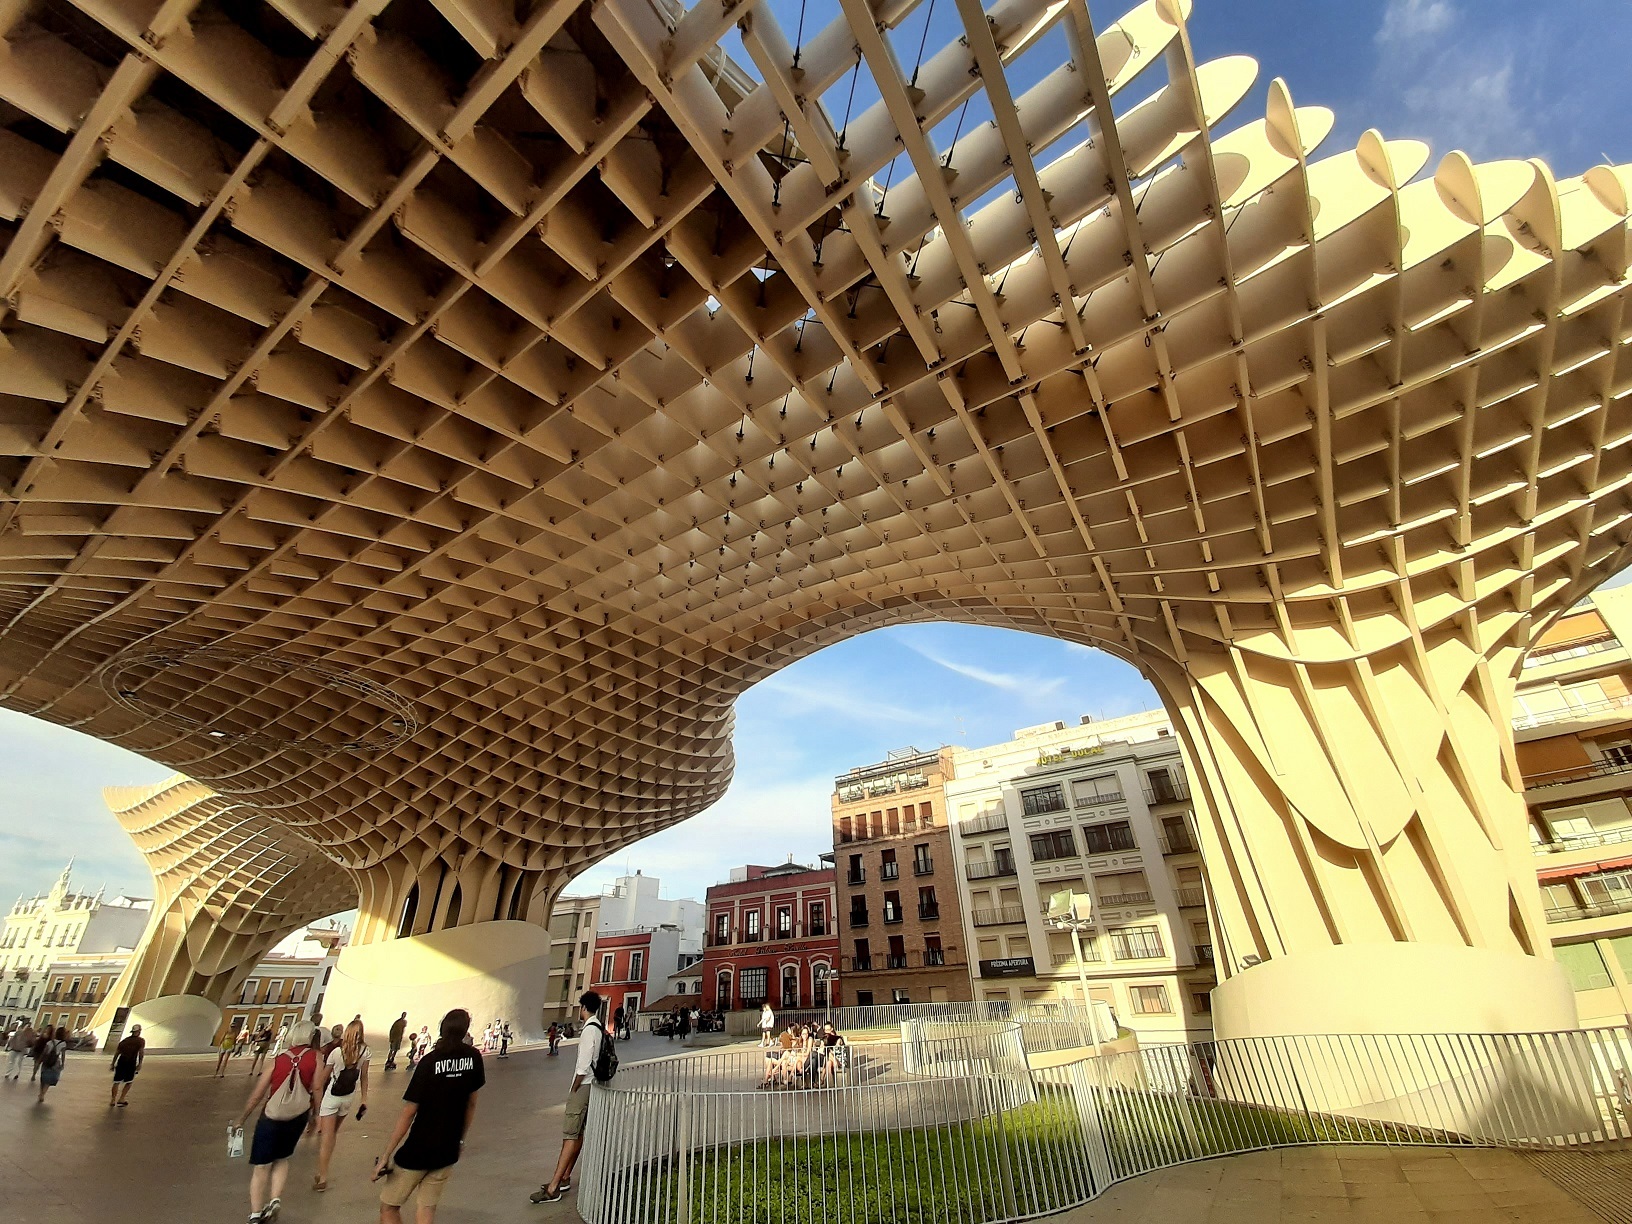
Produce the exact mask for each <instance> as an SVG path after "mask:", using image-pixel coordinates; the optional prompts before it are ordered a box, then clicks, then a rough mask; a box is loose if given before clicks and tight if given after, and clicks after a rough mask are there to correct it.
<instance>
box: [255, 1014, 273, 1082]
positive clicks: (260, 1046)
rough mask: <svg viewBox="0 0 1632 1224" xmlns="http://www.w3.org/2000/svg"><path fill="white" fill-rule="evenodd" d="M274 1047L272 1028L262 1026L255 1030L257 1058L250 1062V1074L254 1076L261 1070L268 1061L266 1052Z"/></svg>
mask: <svg viewBox="0 0 1632 1224" xmlns="http://www.w3.org/2000/svg"><path fill="white" fill-rule="evenodd" d="M271 1045H272V1028H271V1026H270V1025H267V1024H262V1025H261V1027H260V1028H258V1029H256V1030H255V1057H254V1058H252V1059H250V1060H249V1073H250V1074H251V1075H254V1074H255V1073H256V1072H257V1071H259V1070H260V1069H261V1063H262V1062H264V1061H265V1060H266V1052H267V1050H268V1049H270V1048H271Z"/></svg>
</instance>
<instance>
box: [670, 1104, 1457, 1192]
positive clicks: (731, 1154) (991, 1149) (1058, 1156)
mask: <svg viewBox="0 0 1632 1224" xmlns="http://www.w3.org/2000/svg"><path fill="white" fill-rule="evenodd" d="M1039 1091H1040V1095H1039V1097H1038V1099H1037V1100H1036V1101H1035V1102H1034V1103H1032V1104H1029V1105H1026V1106H1024V1107H1022V1108H1020V1109H1016V1110H1011V1111H1009V1112H1008V1113H1006V1114H1004V1115H1003V1116H1002V1118H1000V1119H999V1118H987V1119H982V1120H980V1121H975V1122H963V1123H955V1124H952V1125H947V1126H934V1127H924V1128H920V1129H914V1130H905V1131H883V1132H878V1133H874V1134H868V1135H850V1136H843V1137H838V1138H822V1139H778V1140H771V1141H769V1142H762V1143H758V1144H742V1145H731V1146H726V1147H720V1148H716V1149H713V1150H711V1151H707V1152H702V1153H698V1154H696V1155H694V1156H693V1158H692V1165H691V1171H690V1179H689V1182H690V1185H689V1194H688V1198H689V1206H690V1210H689V1212H688V1213H687V1215H688V1218H687V1220H686V1221H684V1222H683V1224H715V1222H717V1224H940V1222H942V1221H946V1222H949V1224H982V1222H983V1221H990V1220H1001V1219H1012V1218H1014V1217H1015V1216H1024V1215H1031V1214H1039V1213H1043V1212H1048V1211H1058V1210H1061V1209H1063V1208H1065V1207H1069V1206H1071V1205H1072V1204H1074V1203H1078V1202H1081V1201H1083V1200H1084V1199H1086V1198H1088V1197H1089V1196H1090V1195H1091V1194H1092V1193H1093V1192H1094V1187H1093V1185H1092V1182H1091V1179H1090V1175H1089V1172H1088V1169H1087V1159H1088V1158H1087V1151H1086V1146H1085V1144H1084V1143H1083V1137H1082V1124H1081V1121H1080V1119H1079V1117H1078V1115H1077V1112H1076V1109H1075V1107H1074V1105H1073V1104H1072V1101H1071V1098H1070V1096H1069V1094H1068V1093H1066V1092H1065V1091H1063V1090H1061V1089H1059V1088H1051V1087H1049V1086H1048V1085H1040V1086H1039ZM1101 1105H1102V1116H1103V1117H1104V1120H1105V1121H1104V1125H1105V1131H1106V1134H1105V1139H1106V1146H1107V1149H1108V1151H1107V1154H1108V1155H1109V1157H1110V1160H1111V1167H1112V1170H1113V1174H1112V1176H1113V1178H1120V1177H1126V1176H1129V1175H1131V1174H1133V1173H1136V1172H1140V1171H1143V1170H1146V1169H1150V1168H1155V1167H1159V1166H1162V1165H1166V1164H1171V1163H1175V1162H1177V1161H1181V1160H1189V1159H1195V1158H1198V1157H1203V1156H1217V1155H1223V1154H1225V1153H1228V1152H1235V1151H1244V1150H1250V1149H1252V1148H1258V1147H1267V1146H1282V1145H1287V1144H1296V1143H1322V1142H1346V1143H1354V1142H1365V1141H1367V1140H1369V1139H1382V1138H1384V1137H1385V1133H1384V1129H1383V1128H1382V1127H1380V1126H1378V1125H1376V1124H1374V1123H1366V1122H1360V1121H1357V1120H1353V1119H1347V1118H1335V1117H1333V1118H1328V1117H1319V1116H1317V1117H1305V1116H1301V1115H1291V1114H1284V1113H1281V1112H1279V1111H1276V1110H1270V1109H1261V1108H1255V1107H1251V1106H1244V1105H1234V1104H1230V1103H1228V1102H1220V1101H1194V1100H1186V1099H1184V1098H1173V1097H1168V1096H1163V1095H1161V1094H1156V1093H1146V1092H1136V1091H1129V1090H1120V1089H1119V1090H1111V1091H1107V1092H1106V1093H1104V1095H1103V1096H1102V1098H1101ZM1386 1137H1387V1138H1388V1139H1389V1141H1391V1142H1394V1143H1400V1142H1410V1141H1412V1140H1413V1138H1415V1139H1416V1140H1417V1141H1420V1142H1435V1141H1439V1142H1443V1141H1444V1137H1442V1136H1436V1135H1431V1134H1428V1133H1426V1132H1416V1133H1412V1132H1409V1131H1406V1130H1405V1129H1404V1128H1399V1127H1389V1128H1387V1132H1386ZM650 1190H651V1191H652V1193H651V1195H650V1197H648V1198H647V1199H646V1201H647V1203H648V1204H649V1205H650V1208H651V1210H649V1212H648V1213H645V1214H646V1218H647V1219H649V1220H652V1221H653V1222H654V1224H662V1222H668V1221H673V1222H676V1224H681V1222H680V1221H679V1217H678V1216H677V1214H676V1206H677V1203H676V1186H675V1183H674V1175H673V1174H672V1172H669V1171H662V1172H658V1173H657V1177H656V1182H655V1184H653V1185H651V1186H650Z"/></svg>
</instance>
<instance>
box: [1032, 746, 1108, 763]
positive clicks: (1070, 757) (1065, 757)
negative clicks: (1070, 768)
mask: <svg viewBox="0 0 1632 1224" xmlns="http://www.w3.org/2000/svg"><path fill="white" fill-rule="evenodd" d="M1104 754H1105V747H1104V745H1102V744H1095V745H1094V746H1093V747H1092V748H1062V749H1061V750H1060V751H1059V752H1039V753H1038V754H1037V764H1039V765H1060V764H1063V763H1064V762H1066V761H1074V760H1076V759H1077V758H1078V757H1092V756H1103V755H1104Z"/></svg>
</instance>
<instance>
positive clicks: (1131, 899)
mask: <svg viewBox="0 0 1632 1224" xmlns="http://www.w3.org/2000/svg"><path fill="white" fill-rule="evenodd" d="M1150 902H1151V896H1150V894H1149V893H1148V892H1122V893H1107V894H1106V895H1105V896H1103V897H1101V898H1100V899H1099V903H1100V904H1101V905H1149V904H1150Z"/></svg>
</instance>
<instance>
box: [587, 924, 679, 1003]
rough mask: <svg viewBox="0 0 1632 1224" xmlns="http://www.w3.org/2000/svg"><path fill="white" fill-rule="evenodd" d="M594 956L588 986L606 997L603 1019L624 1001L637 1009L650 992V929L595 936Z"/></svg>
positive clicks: (602, 996)
mask: <svg viewBox="0 0 1632 1224" xmlns="http://www.w3.org/2000/svg"><path fill="white" fill-rule="evenodd" d="M594 957H595V962H594V964H595V967H594V970H593V972H592V974H591V985H592V986H593V987H594V989H595V991H596V992H597V993H598V994H599V995H600V996H601V998H603V999H605V1000H606V1015H607V1018H608V1019H609V1020H610V1019H611V1017H612V1013H613V1012H615V1011H617V1010H618V1008H620V1007H622V1006H623V1005H624V1004H625V1003H626V1002H628V1003H633V1004H634V1007H635V1010H636V1011H637V1012H638V1011H639V1010H640V1008H641V1007H642V1005H644V1003H645V1002H646V999H647V997H648V996H649V994H650V990H649V988H648V987H647V985H646V983H647V981H648V979H649V978H650V975H651V967H652V932H651V931H630V932H621V933H617V934H612V935H600V936H597V937H596V939H595V953H594ZM659 993H661V991H659ZM574 1014H576V1013H574Z"/></svg>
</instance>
